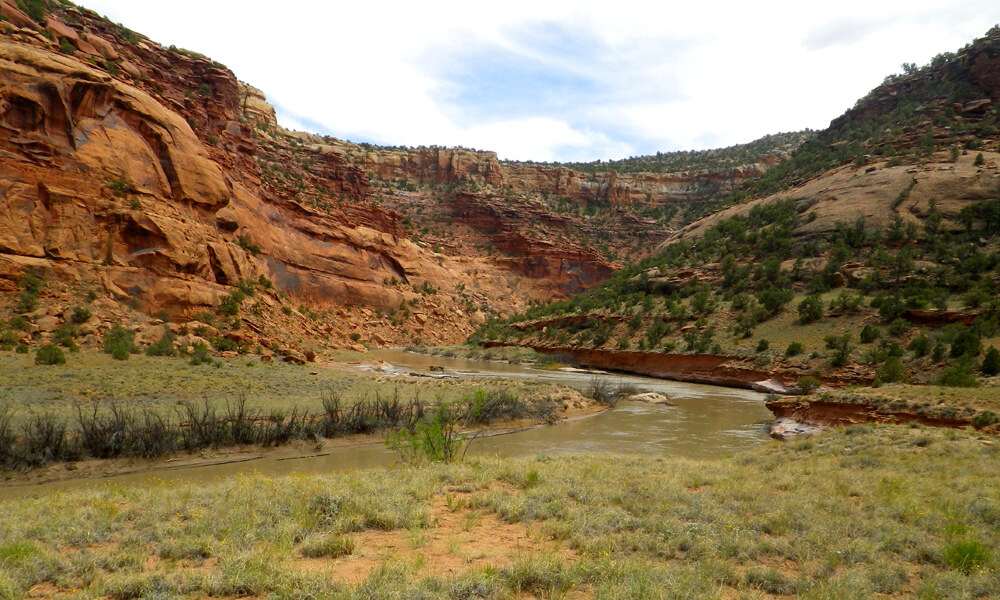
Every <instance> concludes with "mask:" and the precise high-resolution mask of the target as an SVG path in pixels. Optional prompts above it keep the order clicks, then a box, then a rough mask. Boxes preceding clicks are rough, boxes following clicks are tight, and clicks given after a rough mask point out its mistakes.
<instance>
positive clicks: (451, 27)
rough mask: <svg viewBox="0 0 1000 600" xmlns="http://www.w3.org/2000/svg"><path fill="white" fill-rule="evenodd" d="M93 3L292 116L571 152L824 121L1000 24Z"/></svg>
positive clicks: (529, 4) (698, 4)
mask: <svg viewBox="0 0 1000 600" xmlns="http://www.w3.org/2000/svg"><path fill="white" fill-rule="evenodd" d="M79 3H81V4H82V5H83V6H86V7H87V8H89V9H91V10H94V11H96V12H98V13H101V14H103V15H106V16H107V17H108V18H109V19H111V20H112V21H115V22H118V23H121V24H123V25H125V26H126V27H128V28H130V29H132V30H134V31H137V32H139V33H142V34H143V35H146V36H147V37H149V38H151V39H153V40H154V41H157V42H159V43H161V44H163V45H166V46H169V45H176V46H178V47H181V48H187V49H189V50H194V51H197V52H201V53H202V54H205V55H207V56H209V57H211V58H213V59H215V60H217V61H219V62H221V63H223V64H225V65H226V66H228V67H229V68H230V69H232V70H233V72H234V73H235V74H236V76H237V77H239V78H240V79H241V80H243V81H245V82H248V83H250V84H251V85H253V86H254V87H257V88H259V89H261V90H263V91H264V93H265V94H266V95H267V97H268V100H269V101H270V102H271V103H272V104H273V105H274V106H275V107H276V109H277V111H278V120H279V122H280V123H281V124H282V125H283V126H284V127H286V128H289V129H297V130H300V131H309V132H312V133H322V134H327V135H332V136H335V137H338V138H341V139H345V140H350V141H354V142H370V143H375V144H382V145H400V146H420V145H424V146H431V145H439V146H464V147H467V148H477V149H482V150H494V151H496V152H497V153H498V154H499V155H500V157H501V158H504V159H512V160H535V161H560V162H570V161H592V160H598V159H603V160H609V159H618V158H624V157H628V156H638V155H643V154H653V153H656V152H670V151H675V150H699V149H707V148H718V147H724V146H729V145H733V144H738V143H744V142H749V141H752V140H754V139H757V138H759V137H761V136H763V135H766V134H769V133H778V132H786V131H798V130H802V129H806V128H810V129H823V128H825V127H826V126H827V125H829V123H830V121H831V120H832V119H834V118H836V117H837V116H839V115H841V114H842V113H843V112H844V111H845V110H847V109H848V108H850V107H851V106H853V105H854V102H855V101H856V100H857V99H858V98H860V97H862V96H864V95H865V94H866V93H867V92H868V91H869V90H871V89H872V88H874V87H875V86H877V85H878V84H879V83H881V81H882V80H883V79H884V78H885V76H886V75H889V74H892V73H897V72H900V70H901V69H900V65H901V64H902V63H904V62H911V63H916V64H918V65H922V64H925V63H927V62H929V61H930V59H931V58H932V57H933V56H934V55H936V54H939V53H941V52H950V51H955V50H958V49H959V48H961V47H962V46H964V45H965V44H967V43H969V42H971V41H972V40H973V39H975V38H976V37H980V36H982V35H983V34H985V32H986V31H987V30H988V29H990V27H992V26H993V25H995V24H997V23H1000V3H998V2H996V0H987V1H981V0H963V1H962V2H953V3H948V2H941V1H940V0H933V1H925V0H905V1H898V0H878V1H876V2H873V1H871V0H865V1H863V2H862V1H855V0H837V1H836V2H823V3H819V2H803V1H802V0H796V1H794V2H784V1H781V2H769V1H766V0H764V1H761V2H746V1H745V0H744V1H739V2H730V1H729V0H716V1H714V2H707V1H687V2H683V3H679V2H672V1H669V0H668V1H665V2H660V3H656V4H655V5H654V3H652V2H649V1H648V0H646V1H642V2H636V1H632V0H615V1H613V2H612V1H608V0H602V1H601V2H591V1H589V0H574V1H571V2H566V1H560V0H556V1H540V0H533V1H527V0H503V1H495V2H469V1H468V0H465V1H463V2H436V1H433V0H425V1H424V2H413V1H408V2H395V1H389V0H384V1H379V2H364V1H359V0H352V1H350V2H346V1H343V0H333V1H325V2H321V1H307V0H282V1H281V2H274V1H273V0H268V1H266V2H265V1H262V0H261V1H258V0H243V1H239V2H237V1H233V0H197V1H195V0H141V1H137V0H79ZM948 4H952V5H950V6H949V5H948Z"/></svg>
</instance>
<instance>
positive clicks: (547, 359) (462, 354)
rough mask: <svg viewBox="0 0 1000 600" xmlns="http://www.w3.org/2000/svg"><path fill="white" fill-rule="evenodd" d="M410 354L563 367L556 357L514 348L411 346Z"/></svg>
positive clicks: (460, 345) (472, 345)
mask: <svg viewBox="0 0 1000 600" xmlns="http://www.w3.org/2000/svg"><path fill="white" fill-rule="evenodd" d="M407 350H408V351H410V352H416V353H418V354H428V355H431V356H443V357H446V358H467V359H472V360H499V361H505V362H509V363H513V364H518V363H520V364H530V365H546V366H548V365H556V364H559V365H561V366H565V365H564V364H563V363H561V362H559V360H558V357H553V356H551V355H548V354H541V353H540V352H535V351H534V350H532V349H530V348H518V347H515V346H505V347H497V348H483V347H482V346H476V345H474V344H454V345H451V346H412V347H408V348H407Z"/></svg>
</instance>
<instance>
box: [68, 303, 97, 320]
mask: <svg viewBox="0 0 1000 600" xmlns="http://www.w3.org/2000/svg"><path fill="white" fill-rule="evenodd" d="M91 314H92V313H91V312H90V309H88V308H84V307H82V306H77V307H74V308H73V314H72V315H71V316H70V322H72V323H76V324H80V323H86V322H87V321H89V320H90V317H91Z"/></svg>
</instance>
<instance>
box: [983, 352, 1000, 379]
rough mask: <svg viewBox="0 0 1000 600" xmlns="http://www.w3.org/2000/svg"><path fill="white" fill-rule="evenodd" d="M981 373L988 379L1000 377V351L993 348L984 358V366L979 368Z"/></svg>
mask: <svg viewBox="0 0 1000 600" xmlns="http://www.w3.org/2000/svg"><path fill="white" fill-rule="evenodd" d="M979 372H980V373H982V374H983V375H986V376H987V377H993V376H994V375H1000V351H997V349H996V348H993V347H991V348H990V349H989V350H988V351H987V352H986V357H985V358H983V364H982V365H980V367H979Z"/></svg>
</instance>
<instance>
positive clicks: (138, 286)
mask: <svg viewBox="0 0 1000 600" xmlns="http://www.w3.org/2000/svg"><path fill="white" fill-rule="evenodd" d="M0 10H2V14H3V15H4V17H5V18H6V21H0V30H2V32H3V37H2V38H0V153H2V155H3V160H0V198H2V202H0V209H2V210H0V282H2V287H0V289H2V290H4V291H7V292H10V291H14V290H15V289H16V285H15V283H14V282H16V281H17V278H18V276H19V275H20V274H21V273H22V272H24V271H31V272H34V273H37V274H39V275H41V276H43V278H45V279H47V280H49V279H57V280H62V281H67V282H70V281H72V282H77V283H78V284H80V285H83V286H86V287H90V288H92V289H93V288H97V289H100V290H103V292H104V293H106V294H108V295H111V296H113V297H117V298H118V299H119V300H123V301H124V300H129V301H135V302H137V303H139V302H141V304H142V306H143V310H145V311H146V312H149V313H153V312H157V311H160V310H166V311H167V312H168V313H170V314H171V316H172V317H174V318H181V319H183V318H190V317H191V316H193V315H194V314H196V313H198V312H200V311H204V310H206V309H211V308H213V307H214V306H216V305H217V304H218V303H219V301H220V298H221V297H222V296H223V295H224V294H226V293H228V291H229V289H230V287H231V286H233V285H235V284H237V283H238V282H240V281H241V280H249V279H257V278H259V277H260V276H262V275H265V276H267V278H268V279H270V280H271V281H273V282H274V284H275V286H276V287H277V288H278V289H279V290H281V291H283V292H285V293H287V294H288V295H290V296H291V297H292V298H293V299H295V300H296V301H297V302H299V303H307V304H309V305H310V306H315V307H317V308H324V307H326V308H329V307H341V306H350V305H354V306H370V307H373V308H377V309H381V310H383V311H389V310H393V311H394V310H396V308H397V307H400V306H403V305H404V303H408V305H413V303H414V302H415V301H417V300H419V299H420V298H421V294H420V293H417V292H416V291H415V289H414V286H416V285H417V284H423V285H426V286H428V288H427V289H432V288H434V289H447V290H449V291H450V290H453V289H455V288H456V287H462V288H463V289H464V290H465V292H463V293H464V296H462V297H459V296H458V295H454V296H453V295H448V296H444V295H442V296H438V297H437V298H435V299H434V300H433V301H430V302H427V303H425V304H426V306H424V307H422V309H421V310H419V311H418V310H416V309H414V311H413V312H414V313H416V316H415V317H413V320H414V323H413V324H412V325H411V326H410V327H409V329H410V332H411V333H410V334H409V335H410V336H413V335H420V336H421V337H424V339H427V338H429V339H430V340H433V341H455V340H458V339H463V338H464V337H465V335H467V334H468V333H469V332H470V331H471V329H472V328H473V327H474V326H475V325H476V324H477V323H478V322H481V320H482V318H481V313H478V312H476V311H475V310H474V309H469V308H467V304H468V303H469V302H473V301H475V302H477V303H489V302H490V301H491V299H492V298H498V299H499V300H497V301H496V304H495V306H494V308H496V309H498V310H512V309H514V308H516V307H517V306H518V304H517V303H518V302H526V301H527V299H530V298H538V297H542V295H543V294H550V293H552V292H553V291H555V292H556V293H562V294H565V293H568V291H570V290H578V289H582V288H583V287H584V286H587V285H592V284H594V283H596V282H597V281H599V280H600V279H601V278H603V277H605V276H607V274H608V273H610V267H609V266H608V264H607V263H606V262H604V261H601V260H600V257H598V256H597V255H596V254H595V253H594V252H593V251H592V250H589V249H586V248H579V247H576V246H570V247H568V248H562V247H555V246H553V245H551V244H548V245H547V244H546V243H545V242H543V241H539V242H537V243H536V242H535V241H534V240H530V239H526V238H518V237H517V236H514V235H510V236H508V238H509V239H507V241H506V242H503V244H504V245H505V247H508V248H510V249H513V250H516V249H518V248H520V249H522V250H525V251H528V252H530V253H531V254H533V255H535V256H537V259H536V260H533V261H529V262H528V263H526V264H525V263H522V262H519V261H509V262H507V261H504V260H492V259H490V258H483V259H482V260H481V261H480V260H479V259H477V258H476V257H469V256H456V257H444V256H441V255H439V254H437V253H435V252H433V251H431V249H430V248H427V247H424V246H420V245H417V244H415V243H414V242H413V241H411V239H409V236H408V232H407V230H406V228H405V227H404V225H403V223H402V218H401V215H400V214H399V213H397V212H394V211H393V210H391V209H387V208H381V207H378V206H375V205H374V203H373V202H372V198H371V193H370V183H369V174H370V175H371V176H372V177H375V178H383V177H384V178H391V177H409V178H422V179H426V180H428V181H431V182H443V183H444V182H456V181H459V180H461V179H462V178H465V177H467V176H470V175H474V176H475V177H477V178H479V179H481V180H482V181H484V182H486V183H489V184H499V183H500V181H501V174H500V171H499V167H498V163H497V161H496V156H495V155H489V156H487V157H485V158H484V157H483V156H480V155H478V154H474V153H473V154H470V153H467V152H464V151H461V150H456V151H446V150H427V151H423V152H416V153H414V152H399V153H392V152H387V153H384V154H380V155H378V156H372V157H370V160H369V161H367V162H365V163H364V164H363V165H362V166H357V165H354V164H349V163H348V161H347V160H346V159H345V158H344V156H343V155H342V153H339V152H337V151H335V149H334V150H330V149H328V148H321V147H316V148H311V147H310V148H307V147H305V145H304V144H302V142H301V140H302V139H303V136H299V135H297V134H291V133H288V132H283V131H280V130H279V129H278V127H277V123H276V120H275V114H274V109H273V108H272V107H271V106H270V105H268V104H267V102H266V100H265V99H264V97H263V94H262V93H260V92H259V91H258V90H256V89H254V88H252V87H250V86H247V85H245V84H241V83H239V82H238V81H237V80H236V78H235V77H234V76H233V74H232V73H231V72H229V71H228V70H227V69H225V68H224V67H221V66H220V65H218V64H217V63H214V62H212V61H210V60H209V59H207V58H205V57H202V56H200V55H197V54H195V53H190V52H185V51H175V50H173V49H166V48H163V47H161V46H159V45H157V44H155V43H154V42H152V41H149V40H146V39H144V38H141V37H138V36H135V34H131V33H130V32H126V31H124V30H122V29H120V28H119V27H117V26H115V25H112V24H110V23H108V22H106V21H104V20H102V19H100V18H98V17H97V16H96V15H94V14H93V13H91V12H89V11H86V10H84V9H79V8H75V7H69V8H59V9H57V10H55V11H54V12H51V13H49V14H48V15H47V18H46V20H45V26H44V30H45V31H46V34H47V35H48V36H51V37H52V38H53V39H52V40H50V39H49V38H48V37H45V36H43V35H42V34H41V32H42V31H43V25H42V24H40V23H36V22H34V21H33V20H32V19H31V18H29V17H27V16H26V15H24V14H23V13H22V12H21V11H19V10H18V9H17V8H16V4H14V3H12V2H7V1H6V0H4V2H3V5H2V7H0ZM130 36H131V37H130ZM62 42H64V43H63V44H62V47H61V48H60V43H62ZM67 46H68V48H70V49H72V52H70V51H69V50H67ZM95 65H101V66H102V67H103V68H99V67H98V66H95ZM306 137H307V136H306ZM362 167H365V168H367V169H369V170H370V171H366V170H365V168H362ZM313 193H316V194H317V195H319V194H321V195H322V199H323V201H322V202H316V201H315V196H313V195H311V194H313ZM536 247H537V248H538V249H537V250H536ZM560 271H561V272H562V276H557V277H555V278H554V280H553V281H556V283H554V284H546V286H543V287H538V288H536V287H534V286H533V285H524V284H522V283H520V280H519V279H518V278H521V279H530V278H532V277H537V278H548V277H550V276H552V275H553V274H554V273H558V272H560ZM510 275H514V278H513V280H511V278H510ZM560 286H563V287H560ZM423 293H424V294H426V290H425V291H424V292H423ZM407 313H409V310H407ZM473 313H475V314H479V315H480V319H479V320H478V321H477V319H475V318H468V315H469V314H473ZM344 317H345V318H348V319H350V320H351V322H352V323H353V324H354V325H355V326H356V327H355V328H360V327H361V325H362V323H361V321H360V320H362V319H368V320H371V321H373V322H374V321H378V322H381V320H380V319H378V318H377V317H378V315H369V316H368V317H365V316H364V315H361V314H357V315H355V314H353V313H351V314H349V315H345V316H344ZM350 332H351V330H350V329H347V328H344V329H343V330H340V329H335V330H331V331H330V332H329V334H328V335H330V336H331V337H334V338H336V337H338V336H347V335H348V333H350ZM374 333H375V332H374V331H367V330H365V331H364V333H362V335H363V337H364V339H366V340H367V339H368V338H369V337H371V338H372V339H374V337H372V336H373V334H374ZM438 334H440V335H443V336H444V338H443V339H439V338H438V337H437V335H438ZM400 335H402V334H399V335H392V334H385V335H381V336H380V337H379V338H378V339H380V340H382V341H383V342H385V343H400V342H408V341H411V340H412V337H402V338H401V337H400Z"/></svg>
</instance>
